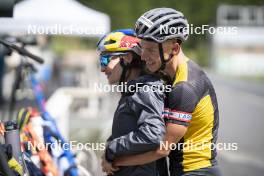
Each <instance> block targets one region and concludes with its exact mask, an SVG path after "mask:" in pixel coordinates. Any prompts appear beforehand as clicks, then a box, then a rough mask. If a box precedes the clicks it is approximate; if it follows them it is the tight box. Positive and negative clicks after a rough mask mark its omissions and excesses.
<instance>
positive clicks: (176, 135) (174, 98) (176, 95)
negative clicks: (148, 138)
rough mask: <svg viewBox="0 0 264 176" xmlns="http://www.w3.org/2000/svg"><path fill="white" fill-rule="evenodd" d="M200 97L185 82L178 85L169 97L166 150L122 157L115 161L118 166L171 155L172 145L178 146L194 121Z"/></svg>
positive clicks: (160, 149) (137, 163)
mask: <svg viewBox="0 0 264 176" xmlns="http://www.w3.org/2000/svg"><path fill="white" fill-rule="evenodd" d="M198 100H199V99H198V96H197V94H196V92H195V90H194V88H193V87H192V86H191V85H190V84H188V83H185V82H182V83H179V84H178V85H176V86H175V87H174V88H173V90H172V91H171V92H170V93H169V96H168V103H169V104H168V108H169V109H168V111H166V110H165V116H164V118H165V120H166V122H167V129H166V131H167V132H166V136H165V140H164V143H165V144H167V145H168V146H167V147H166V148H161V147H159V148H158V149H157V150H155V151H150V152H147V153H144V154H139V155H134V156H122V157H119V158H117V159H116V160H115V164H116V165H117V166H128V165H139V164H146V163H149V162H152V161H155V160H158V159H160V158H162V157H165V156H168V155H169V153H170V147H169V146H170V145H171V144H176V143H178V142H179V141H180V139H181V138H182V137H183V136H184V134H185V133H186V131H187V128H188V126H189V124H190V122H191V119H192V112H193V111H194V109H195V107H196V104H197V102H198Z"/></svg>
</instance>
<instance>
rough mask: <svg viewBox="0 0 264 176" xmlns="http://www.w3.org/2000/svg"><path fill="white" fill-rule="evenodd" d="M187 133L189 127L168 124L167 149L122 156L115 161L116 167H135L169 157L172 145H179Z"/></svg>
mask: <svg viewBox="0 0 264 176" xmlns="http://www.w3.org/2000/svg"><path fill="white" fill-rule="evenodd" d="M186 131H187V127H186V126H183V125H178V124H174V123H168V124H167V130H166V135H165V139H164V144H165V147H162V146H160V147H159V148H158V149H156V150H154V151H149V152H146V153H143V154H138V155H130V156H128V155H127V156H121V157H118V158H117V159H115V160H114V163H113V165H114V166H134V165H143V164H147V163H150V162H153V161H156V160H158V159H160V158H163V157H165V156H168V155H169V153H170V145H171V144H173V143H177V142H179V141H180V139H181V138H182V137H183V136H184V134H185V133H186Z"/></svg>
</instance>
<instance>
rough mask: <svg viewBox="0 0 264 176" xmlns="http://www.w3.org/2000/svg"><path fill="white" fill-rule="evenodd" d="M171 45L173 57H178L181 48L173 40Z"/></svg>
mask: <svg viewBox="0 0 264 176" xmlns="http://www.w3.org/2000/svg"><path fill="white" fill-rule="evenodd" d="M172 45H173V47H172V48H173V51H172V52H173V55H178V54H179V52H180V50H181V46H180V44H179V43H178V42H177V41H176V40H175V41H173V42H172Z"/></svg>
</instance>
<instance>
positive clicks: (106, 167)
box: [101, 155, 119, 175]
mask: <svg viewBox="0 0 264 176" xmlns="http://www.w3.org/2000/svg"><path fill="white" fill-rule="evenodd" d="M101 166H102V170H103V172H106V173H107V175H114V172H115V171H118V170H119V168H118V167H114V166H113V165H112V163H109V162H108V161H106V159H105V155H103V156H102V163H101Z"/></svg>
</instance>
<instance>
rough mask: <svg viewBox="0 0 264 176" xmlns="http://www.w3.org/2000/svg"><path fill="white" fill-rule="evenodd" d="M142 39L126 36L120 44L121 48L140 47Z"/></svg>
mask: <svg viewBox="0 0 264 176" xmlns="http://www.w3.org/2000/svg"><path fill="white" fill-rule="evenodd" d="M139 41H140V39H138V38H136V37H131V36H124V37H123V38H122V39H121V42H120V47H121V48H133V47H135V46H137V45H138V43H139Z"/></svg>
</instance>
